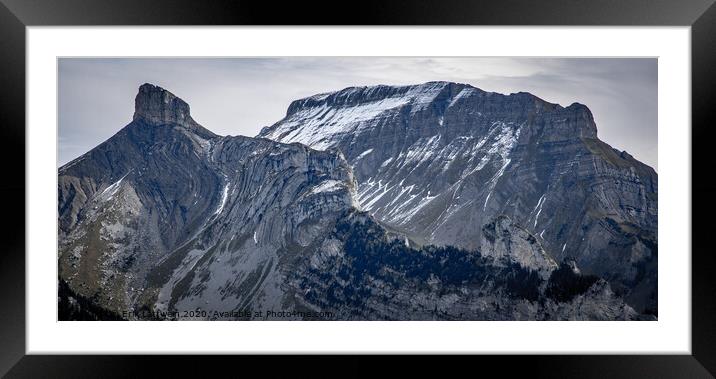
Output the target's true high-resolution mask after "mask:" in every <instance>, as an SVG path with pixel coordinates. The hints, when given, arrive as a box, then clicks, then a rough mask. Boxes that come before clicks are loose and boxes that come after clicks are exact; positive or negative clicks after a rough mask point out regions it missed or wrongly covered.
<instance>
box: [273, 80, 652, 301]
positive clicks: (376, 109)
mask: <svg viewBox="0 0 716 379" xmlns="http://www.w3.org/2000/svg"><path fill="white" fill-rule="evenodd" d="M259 136H260V137H266V138H271V139H274V140H276V141H280V142H300V143H303V144H306V145H308V146H310V147H312V148H316V149H339V150H340V151H342V152H343V154H345V156H346V159H347V160H348V162H349V163H350V164H351V167H352V168H353V171H354V174H355V177H356V180H357V183H358V190H357V192H358V201H359V204H360V207H361V209H363V210H365V211H367V212H369V213H370V214H371V215H373V216H374V217H375V218H376V219H378V220H379V221H380V222H382V223H383V224H385V225H386V226H388V227H390V228H392V229H395V230H399V231H401V232H403V233H406V234H407V235H409V236H411V238H413V239H415V240H416V241H419V242H420V243H422V244H436V245H451V246H457V247H461V248H465V249H481V250H483V253H485V252H489V251H490V248H489V247H487V248H485V247H486V246H485V243H486V241H487V239H488V238H489V234H486V229H485V226H486V225H491V224H493V223H494V222H495V220H496V219H497V218H498V217H501V216H506V217H508V218H509V219H510V220H512V222H513V223H514V224H515V225H519V226H520V228H522V229H523V230H524V231H525V232H526V233H528V234H530V235H532V236H533V237H534V238H536V239H537V240H538V241H539V243H540V245H541V246H542V247H543V248H544V250H545V251H546V256H548V258H546V259H547V260H548V261H555V262H561V261H564V260H574V261H575V262H576V263H577V265H578V266H579V267H580V268H581V269H582V270H583V271H584V272H586V273H589V274H594V275H598V276H600V277H604V278H606V279H607V280H609V281H610V282H611V283H612V285H613V286H614V288H615V290H617V291H618V292H619V293H620V294H622V295H624V296H626V297H627V298H628V299H629V301H630V303H631V304H632V305H634V306H635V307H636V308H637V309H638V310H639V311H643V312H648V313H654V314H655V313H656V308H657V304H656V299H657V292H656V290H657V287H656V259H657V237H656V236H657V193H658V187H657V175H656V172H654V170H653V169H651V168H650V167H648V166H646V165H644V164H642V163H640V162H638V161H636V160H635V159H634V158H633V157H631V156H630V155H629V154H627V153H626V152H620V151H617V150H615V149H613V148H611V147H610V146H609V145H607V144H606V143H604V142H602V141H600V140H599V139H598V138H597V128H596V125H595V122H594V119H593V117H592V114H591V112H590V111H589V109H588V108H587V107H586V106H584V105H581V104H577V103H575V104H572V105H570V106H568V107H566V108H564V107H562V106H559V105H557V104H551V103H548V102H546V101H543V100H541V99H539V98H537V97H535V96H533V95H531V94H528V93H516V94H511V95H501V94H497V93H491V92H485V91H482V90H480V89H477V88H474V87H471V86H469V85H464V84H456V83H447V82H431V83H425V84H421V85H415V86H405V87H392V86H375V87H356V88H347V89H344V90H342V91H338V92H334V93H329V94H321V95H315V96H312V97H308V98H305V99H301V100H297V101H294V102H293V103H292V104H291V105H290V106H289V108H288V112H287V115H286V117H285V118H284V119H283V120H281V121H279V122H277V123H276V124H274V125H272V126H270V127H267V128H264V129H263V130H262V131H261V133H260V135H259ZM515 252H516V251H515ZM508 253H509V252H508ZM509 254H512V253H509ZM517 254H519V253H517ZM517 259H520V258H519V257H517Z"/></svg>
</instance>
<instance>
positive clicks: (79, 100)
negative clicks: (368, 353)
mask: <svg viewBox="0 0 716 379" xmlns="http://www.w3.org/2000/svg"><path fill="white" fill-rule="evenodd" d="M58 73H59V84H58V86H59V89H58V93H59V115H58V122H59V131H58V134H59V162H58V166H60V165H63V164H65V163H67V162H69V161H70V160H72V159H74V158H76V157H78V156H80V155H82V154H84V153H85V152H87V151H89V150H91V149H92V148H93V147H95V146H96V145H98V144H100V143H101V142H103V141H104V140H106V139H108V138H109V137H111V136H112V135H114V134H115V133H116V132H117V131H119V130H120V129H121V128H122V127H124V126H125V125H127V124H128V123H129V122H131V121H132V114H133V113H134V96H135V95H136V93H137V89H138V88H139V86H140V85H141V84H143V83H152V84H155V85H158V86H161V87H163V88H165V89H167V90H169V91H170V92H172V93H174V94H175V95H177V96H179V97H180V98H182V99H184V100H185V101H186V102H187V103H189V106H190V108H191V114H192V117H193V118H194V119H195V120H196V121H197V122H198V123H199V124H201V125H202V126H204V127H205V128H207V129H209V130H211V131H213V132H214V133H216V134H220V135H245V136H252V137H253V136H255V135H256V134H258V132H259V131H260V130H261V128H262V127H264V126H267V125H271V124H273V123H275V122H276V121H279V120H280V119H281V118H283V117H284V115H285V114H286V109H287V108H288V105H289V104H290V103H291V101H293V100H296V99H299V98H302V97H306V96H311V95H314V94H317V93H322V92H329V91H337V90H340V89H343V88H346V87H351V86H364V85H376V84H392V85H406V84H418V83H424V82H428V81H438V80H444V81H453V82H459V83H467V84H470V85H473V86H475V87H477V88H480V89H482V90H485V91H494V92H499V93H504V94H509V93H513V92H520V91H524V92H530V93H532V94H534V95H536V96H538V97H540V98H542V99H544V100H547V101H549V102H553V103H558V104H561V105H562V106H568V105H569V104H571V103H574V102H579V103H582V104H585V105H587V106H588V107H589V109H590V110H591V111H592V113H593V114H594V119H595V121H596V124H597V130H598V135H599V138H600V139H601V140H603V141H605V142H607V143H609V144H610V145H612V146H613V147H615V148H617V149H620V150H627V151H628V152H629V153H630V154H632V155H633V156H634V157H635V158H637V159H639V160H640V161H642V162H644V163H646V164H648V165H649V166H651V167H653V168H654V169H657V170H658V166H657V60H656V59H655V58H459V57H456V58H432V57H426V58H402V57H399V58H392V57H391V58H389V57H385V58H375V57H315V58H298V57H287V58H60V59H59V60H58Z"/></svg>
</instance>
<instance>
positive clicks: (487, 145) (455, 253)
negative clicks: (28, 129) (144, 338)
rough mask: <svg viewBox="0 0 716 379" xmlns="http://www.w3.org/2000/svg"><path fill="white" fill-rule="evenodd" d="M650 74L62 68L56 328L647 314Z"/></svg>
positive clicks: (602, 69)
mask: <svg viewBox="0 0 716 379" xmlns="http://www.w3.org/2000/svg"><path fill="white" fill-rule="evenodd" d="M655 69H656V60H655V59H612V58H609V59H596V58H594V59H569V58H550V59H532V58H509V59H508V58H503V59H502V60H499V59H498V58H482V59H469V58H463V59H462V60H461V59H460V58H452V59H447V58H445V59H438V58H434V59H427V58H425V59H418V58H411V59H408V58H383V59H382V60H380V59H377V58H376V60H371V59H367V58H330V57H329V58H311V59H308V58H264V59H260V58H233V59H219V58H214V59H202V60H197V59H189V58H183V59H177V60H173V59H158V58H157V59H144V58H127V59H120V58H112V59H95V58H62V59H60V61H59V78H60V79H59V84H58V85H59V117H58V120H59V128H58V129H59V130H58V136H59V144H58V149H59V163H58V177H57V191H58V192H57V201H58V204H57V209H58V220H57V221H58V224H57V230H58V252H57V264H58V278H57V282H58V320H60V321H73V320H157V321H159V320H164V321H173V320H224V321H226V320H236V321H241V320H267V321H270V320H296V321H312V320H316V321H334V320H336V321H366V320H376V321H388V320H400V321H408V320H444V321H450V320H463V321H478V320H487V321H497V320H500V321H541V320H551V321H568V320H581V321H649V320H652V321H653V320H657V318H658V285H657V284H658V282H657V271H658V270H657V268H658V265H657V262H658V238H657V236H658V233H657V231H658V229H657V218H658V176H657V171H656V170H655V167H656V127H657V125H656V119H655V114H656V108H655V107H656V71H655ZM391 78H392V79H391ZM425 79H430V80H425ZM381 83H397V84H381ZM480 83H484V86H483V85H481V84H480ZM172 84H175V85H176V86H177V87H178V88H177V89H175V88H173V87H171V85H172ZM540 96H544V98H543V97H540ZM545 99H548V100H549V101H548V100H545ZM195 100H196V101H195ZM577 100H579V101H577ZM557 101H559V102H562V103H563V104H567V105H560V103H559V102H557ZM582 102H584V104H583V103H582ZM195 103H196V104H197V105H195ZM190 104H191V106H192V107H191V108H190ZM592 104H594V105H592ZM132 105H133V107H132ZM199 109H201V111H199ZM198 112H202V113H198ZM279 112H280V113H279ZM122 125H124V126H122ZM602 125H604V131H603V129H602ZM598 131H599V132H598ZM605 135H606V136H607V137H608V139H607V137H603V136H605ZM602 138H604V139H602ZM606 141H609V142H606ZM615 145H616V146H619V147H618V148H617V147H613V146H615ZM626 148H628V149H629V150H630V151H631V153H629V152H627V151H626ZM632 154H633V155H632Z"/></svg>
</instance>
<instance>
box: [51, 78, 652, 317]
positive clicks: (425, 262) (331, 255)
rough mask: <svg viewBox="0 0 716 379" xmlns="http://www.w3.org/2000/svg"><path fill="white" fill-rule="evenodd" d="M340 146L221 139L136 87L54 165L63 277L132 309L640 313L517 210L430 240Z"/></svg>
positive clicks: (72, 287) (135, 312)
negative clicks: (474, 235)
mask: <svg viewBox="0 0 716 379" xmlns="http://www.w3.org/2000/svg"><path fill="white" fill-rule="evenodd" d="M395 91H398V92H400V91H404V89H398V90H396V89H395V88H393V87H380V88H378V89H376V90H374V91H372V92H369V93H368V94H367V95H366V96H373V97H375V98H376V99H379V98H380V97H381V96H384V95H385V93H394V92H395ZM354 96H355V95H352V94H351V93H350V92H348V93H346V94H342V95H341V96H336V97H334V98H331V96H327V97H326V98H325V99H322V100H320V101H324V100H326V99H329V98H330V99H331V100H330V101H334V102H343V103H345V104H354V103H356V102H360V98H357V97H354ZM314 100H315V101H319V100H316V99H313V100H304V101H302V102H299V103H294V105H292V106H291V108H290V109H291V110H290V112H291V111H294V112H300V109H302V107H304V106H306V105H307V103H310V102H311V101H314ZM296 104H298V105H296ZM425 104H427V105H426V106H429V102H426V103H425ZM363 115H364V116H365V115H366V113H365V112H364V113H363ZM368 115H370V116H371V117H368V118H364V121H365V122H372V121H371V120H374V119H375V118H376V117H378V116H376V115H375V114H372V113H370V114H368ZM324 116H325V115H324ZM361 117H363V116H361ZM378 118H379V117H378ZM362 122H363V121H362ZM366 125H368V124H366ZM508 134H509V133H508ZM503 139H504V140H505V141H506V142H505V143H507V144H510V143H511V142H509V141H507V140H509V138H507V137H505V138H503ZM385 140H386V141H389V140H388V139H385ZM375 151H376V154H383V153H382V152H380V151H379V150H377V149H376V150H375ZM350 154H352V155H350V156H351V157H352V158H349V160H347V159H346V157H345V156H344V153H342V152H341V151H339V150H337V149H333V148H331V147H329V146H327V147H326V149H324V150H315V149H312V148H309V147H307V146H305V145H302V144H299V143H288V144H287V143H280V142H276V141H273V140H270V139H265V138H249V137H220V136H217V135H215V134H213V133H211V132H210V131H208V130H206V129H204V128H203V127H201V126H200V125H198V124H197V123H196V122H195V121H194V120H193V119H191V116H190V114H189V107H188V105H186V103H184V102H183V101H182V100H181V99H179V98H176V97H175V96H174V95H172V94H170V93H169V92H167V91H165V90H163V89H161V88H159V87H155V86H151V85H143V86H142V87H141V88H140V92H139V94H138V95H137V99H136V109H135V117H134V120H133V121H132V122H131V123H130V124H129V125H127V126H126V127H125V128H123V129H122V130H121V131H119V132H118V133H117V134H116V135H115V136H113V137H112V138H110V139H109V140H107V141H106V142H104V143H103V144H101V145H99V146H98V147H96V148H95V149H93V150H92V151H90V152H88V153H87V154H85V155H83V156H81V157H79V158H78V159H76V160H74V161H72V162H70V163H68V164H67V165H65V166H63V167H61V168H60V169H59V173H58V182H59V184H58V187H59V188H58V191H59V203H58V211H59V220H58V221H59V225H60V230H59V274H60V279H61V280H62V282H63V283H65V282H66V283H67V287H68V291H69V292H71V294H72V296H73V298H75V299H84V300H85V301H87V302H90V303H91V304H93V307H94V306H96V307H99V308H100V309H105V310H107V311H111V312H115V313H117V314H120V315H121V316H122V317H125V318H129V319H152V318H159V319H187V318H189V319H192V318H197V319H209V320H212V319H315V318H319V319H320V318H323V319H331V320H335V319H339V320H377V319H400V320H408V319H419V320H424V319H439V320H444V319H467V320H510V319H520V320H521V319H526V320H542V319H588V320H591V319H600V320H601V319H634V318H636V317H638V314H637V312H635V311H634V310H633V309H632V308H631V307H629V306H627V305H625V303H624V301H623V300H622V299H621V298H620V297H619V295H618V294H614V293H613V292H612V290H611V287H610V285H609V283H607V282H605V281H598V280H597V278H596V277H588V276H582V275H581V274H578V273H575V272H574V270H573V269H572V268H569V269H567V271H565V270H561V269H558V268H557V265H556V263H555V262H554V261H553V260H552V258H551V257H550V256H549V255H548V254H547V253H546V252H545V249H543V248H542V241H541V240H539V241H538V240H537V238H536V237H535V236H534V235H533V234H532V233H531V232H530V231H529V230H528V229H529V228H525V227H523V226H521V225H520V224H518V223H516V222H514V221H513V219H509V218H507V217H499V218H496V219H495V223H494V236H492V237H490V235H489V233H488V234H485V235H484V236H483V235H482V234H479V235H480V236H481V237H480V238H482V239H483V240H485V241H490V242H489V243H488V242H483V244H482V245H483V246H484V247H485V250H484V254H482V253H480V252H479V251H477V250H476V249H473V248H467V247H466V248H456V247H452V246H442V247H437V246H429V245H425V242H426V241H433V240H438V239H436V238H429V236H425V235H421V234H419V233H415V230H412V231H408V232H405V231H406V230H407V229H406V228H397V227H395V226H400V224H398V223H388V222H385V220H381V217H379V216H380V215H381V214H380V213H378V212H364V211H361V209H360V208H361V207H363V208H370V207H369V206H366V204H365V203H362V202H361V201H362V200H360V194H361V192H360V184H359V183H360V182H359V181H357V180H356V177H354V168H356V169H360V168H359V166H360V164H356V162H359V161H360V159H359V158H358V155H357V154H354V153H350ZM485 154H493V153H489V152H487V153H485ZM485 154H483V155H485ZM495 154H498V155H499V152H496V153H495ZM367 156H370V154H364V155H363V157H367ZM350 159H352V161H353V162H354V163H353V167H351V164H350V163H349V162H350V161H351V160H350ZM505 159H509V157H508V158H505ZM361 167H362V166H361ZM406 167H407V166H405V167H403V168H402V169H406ZM369 169H370V167H369V166H365V167H363V168H362V169H361V170H363V171H362V172H366V170H369ZM406 177H410V175H406ZM406 180H407V179H406ZM465 185H467V184H465ZM414 188H415V191H423V189H422V188H420V187H419V186H417V185H416V186H415V187H414ZM463 193H465V194H467V192H463ZM397 198H398V199H399V198H400V197H397ZM359 200H360V201H359ZM385 206H387V205H385ZM488 229H489V228H488ZM416 230H417V229H416ZM481 230H482V229H481ZM480 233H482V231H481V232H480ZM555 273H557V274H555ZM565 283H566V284H565ZM555 286H557V288H563V289H564V291H561V292H560V291H556V292H555V290H554V289H552V290H550V288H554V287H555ZM550 291H551V292H550ZM93 309H95V308H93ZM189 311H195V313H193V314H192V313H185V312H189ZM196 311H198V313H196ZM125 312H129V313H125ZM177 312H178V313H177ZM257 312H262V313H257ZM272 312H273V313H272ZM95 313H97V312H95ZM100 313H101V312H100Z"/></svg>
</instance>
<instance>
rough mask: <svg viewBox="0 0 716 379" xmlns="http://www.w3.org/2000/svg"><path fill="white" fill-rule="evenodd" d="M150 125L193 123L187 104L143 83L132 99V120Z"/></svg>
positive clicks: (161, 89) (171, 94)
mask: <svg viewBox="0 0 716 379" xmlns="http://www.w3.org/2000/svg"><path fill="white" fill-rule="evenodd" d="M138 119H142V120H144V121H146V122H148V123H150V124H184V123H187V122H190V121H193V120H192V118H191V115H190V113H189V104H187V103H186V102H185V101H184V100H182V99H180V98H178V97H177V96H176V95H174V94H173V93H171V92H169V91H167V90H165V89H164V88H162V87H159V86H155V85H153V84H149V83H144V84H142V85H141V86H140V87H139V92H138V93H137V96H136V97H135V99H134V120H138Z"/></svg>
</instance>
